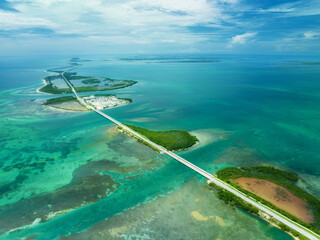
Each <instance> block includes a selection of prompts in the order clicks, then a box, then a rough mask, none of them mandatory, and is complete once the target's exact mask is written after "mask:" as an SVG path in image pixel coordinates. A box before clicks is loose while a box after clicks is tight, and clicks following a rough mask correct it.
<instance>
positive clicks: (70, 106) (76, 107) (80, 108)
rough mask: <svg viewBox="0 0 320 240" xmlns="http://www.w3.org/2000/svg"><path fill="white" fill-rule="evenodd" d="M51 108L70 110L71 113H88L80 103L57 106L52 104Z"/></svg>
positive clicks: (73, 102) (64, 103) (66, 103)
mask: <svg viewBox="0 0 320 240" xmlns="http://www.w3.org/2000/svg"><path fill="white" fill-rule="evenodd" d="M50 107H54V108H58V109H63V110H69V111H88V109H86V108H85V107H84V106H82V105H81V104H80V103H79V102H78V101H76V100H74V101H68V102H62V103H57V104H51V105H50Z"/></svg>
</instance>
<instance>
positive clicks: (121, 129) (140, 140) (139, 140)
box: [118, 126, 160, 153]
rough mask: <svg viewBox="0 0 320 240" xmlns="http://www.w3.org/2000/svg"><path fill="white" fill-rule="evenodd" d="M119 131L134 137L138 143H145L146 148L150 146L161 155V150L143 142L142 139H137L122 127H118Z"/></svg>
mask: <svg viewBox="0 0 320 240" xmlns="http://www.w3.org/2000/svg"><path fill="white" fill-rule="evenodd" d="M118 129H120V131H122V132H124V133H126V134H127V135H130V136H131V137H133V138H135V139H137V141H138V142H140V143H143V144H144V145H146V146H148V147H150V148H152V149H153V150H154V151H156V152H158V153H160V151H159V149H157V148H155V147H154V146H152V145H151V144H149V143H148V142H146V141H143V140H142V139H140V138H137V137H136V136H135V135H132V134H131V133H130V132H128V131H126V130H124V129H123V128H122V127H119V126H118Z"/></svg>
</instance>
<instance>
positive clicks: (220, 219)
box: [216, 216, 228, 227]
mask: <svg viewBox="0 0 320 240" xmlns="http://www.w3.org/2000/svg"><path fill="white" fill-rule="evenodd" d="M216 222H217V223H218V224H219V226H220V227H226V226H228V225H227V224H226V223H225V222H224V221H223V219H222V218H221V217H219V216H216Z"/></svg>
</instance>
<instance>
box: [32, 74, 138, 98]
mask: <svg viewBox="0 0 320 240" xmlns="http://www.w3.org/2000/svg"><path fill="white" fill-rule="evenodd" d="M48 72H52V73H56V74H57V75H52V76H47V77H45V78H43V81H44V83H45V86H43V87H41V88H40V89H38V91H39V92H43V93H50V94H67V93H72V90H71V88H70V87H69V86H68V84H67V83H66V82H65V81H64V79H63V77H62V75H61V74H62V73H63V71H56V70H48ZM64 76H65V78H66V79H67V80H68V81H69V82H70V83H71V84H72V86H73V87H74V89H75V90H76V91H77V92H94V91H107V90H114V89H120V88H125V87H129V86H132V85H134V84H136V83H137V81H133V80H118V79H112V78H106V77H87V76H78V75H77V73H76V72H65V73H64Z"/></svg>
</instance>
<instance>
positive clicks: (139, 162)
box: [0, 56, 320, 239]
mask: <svg viewBox="0 0 320 240" xmlns="http://www.w3.org/2000/svg"><path fill="white" fill-rule="evenodd" d="M86 57H87V58H91V59H103V60H96V61H90V62H83V63H81V64H82V66H81V67H80V68H79V69H77V72H78V74H79V75H80V74H81V75H87V76H102V77H111V78H119V79H132V80H137V81H138V84H136V85H134V86H131V87H129V88H125V89H120V90H114V91H110V93H117V95H118V96H120V97H130V98H132V99H133V103H132V104H130V105H127V106H123V107H119V108H114V109H110V110H105V111H106V112H107V113H108V114H110V115H111V116H113V117H115V118H116V119H118V120H119V121H123V122H128V123H133V124H136V125H139V126H142V127H147V128H152V129H174V128H177V129H184V130H196V131H197V132H200V133H202V134H203V133H206V134H207V136H206V141H205V142H204V144H203V145H199V146H198V147H197V148H193V149H190V150H188V151H185V152H182V153H179V154H181V155H182V156H183V157H185V158H186V159H188V160H189V161H191V162H193V163H195V164H197V165H198V166H200V167H202V168H204V169H205V170H207V171H209V172H215V171H216V170H218V169H220V168H223V167H225V166H231V165H248V166H251V165H258V164H271V165H274V166H277V167H281V168H284V169H289V170H291V171H295V172H297V173H298V174H300V175H301V176H302V177H303V178H304V179H306V180H307V183H306V184H305V185H304V186H303V187H305V188H306V189H307V190H309V191H310V192H312V193H313V194H315V195H317V196H320V185H319V174H320V172H319V171H320V170H319V169H320V161H319V156H320V154H319V153H320V150H319V143H320V135H319V126H320V124H319V123H320V108H319V106H320V94H319V93H320V83H319V77H318V76H319V73H320V65H315V64H312V65H311V64H306V63H308V62H315V61H317V59H310V58H308V57H299V58H298V57H270V56H269V57H250V56H214V57H212V56H211V57H210V56H178V57H175V58H172V57H171V58H169V57H168V56H161V57H160V58H159V56H157V57H156V58H155V57H152V56H148V57H146V56H143V57H141V58H140V59H139V60H137V59H134V60H128V59H126V60H119V57H113V58H110V57H106V56H86ZM84 58H85V57H84ZM186 58H188V59H190V58H193V59H194V58H197V61H198V62H194V61H189V62H186V61H184V62H182V61H181V59H186ZM208 58H210V59H218V60H220V62H208V61H206V60H207V59H208ZM106 59H107V61H105V60H106ZM199 59H200V60H199ZM201 59H205V61H201ZM67 60H68V57H56V58H50V60H47V59H39V58H36V57H34V58H32V59H31V60H30V59H24V58H17V59H14V58H12V59H9V60H5V59H0V63H1V65H0V81H1V89H2V92H0V94H1V100H0V105H1V108H0V115H1V120H0V121H1V125H0V128H1V129H0V130H1V131H0V132H1V133H0V138H1V159H0V167H1V172H0V174H1V175H0V191H1V199H0V206H2V207H6V206H9V205H7V204H19V201H20V202H21V201H22V199H27V198H30V197H35V196H41V195H43V194H47V193H55V192H56V191H57V190H59V189H61V188H62V187H64V186H66V185H67V184H69V183H70V182H71V181H72V179H73V177H74V175H73V173H74V171H75V170H76V169H78V168H80V167H83V166H86V165H87V164H89V163H92V162H99V161H101V160H104V159H106V160H108V161H110V162H112V163H114V165H115V166H110V167H108V168H107V169H104V170H103V171H102V172H101V174H107V175H110V176H112V178H113V180H114V181H116V182H118V183H120V184H121V186H120V187H119V188H118V189H117V190H116V191H115V192H114V193H112V194H111V195H110V196H108V197H106V198H105V199H102V200H101V201H98V202H96V203H93V204H89V205H86V206H83V207H81V208H78V209H76V210H73V211H70V212H68V213H66V214H63V215H61V216H58V217H55V218H53V219H51V220H50V221H47V222H43V221H44V219H42V220H41V221H42V222H43V223H40V224H37V225H34V226H32V227H27V228H25V229H23V230H21V231H17V232H13V233H11V234H6V235H2V239H14V238H17V237H25V236H29V235H34V234H37V235H38V238H37V239H56V238H59V237H61V236H65V235H68V236H69V237H70V238H72V236H73V234H76V233H77V232H83V231H84V230H87V231H84V232H83V234H84V235H83V236H86V235H85V234H89V235H90V234H91V235H90V236H91V237H92V236H95V237H97V236H100V235H98V232H99V231H100V232H101V231H102V230H101V228H100V227H99V226H100V225H99V224H101V225H102V226H105V227H102V229H107V230H108V229H109V230H110V229H115V228H114V227H115V226H117V228H116V229H117V231H116V233H114V231H113V232H110V231H111V230H110V231H109V232H108V233H104V234H111V233H112V234H113V235H112V234H111V235H108V238H110V236H112V238H114V239H144V238H145V239H148V237H149V238H153V239H164V238H166V239H177V238H176V236H177V235H176V232H177V231H178V232H184V235H183V236H182V238H183V239H194V235H193V234H197V233H198V234H199V233H202V232H204V231H205V232H206V233H207V235H203V237H204V238H203V239H208V238H216V239H217V238H219V237H221V239H234V235H232V232H233V231H234V229H237V231H238V232H239V234H238V236H237V237H238V239H290V237H289V236H287V235H286V234H284V233H282V232H281V231H279V230H277V229H276V228H273V227H270V225H269V224H267V223H265V222H264V221H262V220H259V219H256V218H255V217H252V216H250V215H248V214H246V213H243V212H241V211H238V210H232V208H231V207H229V206H226V205H224V204H221V202H220V201H218V200H217V199H216V197H215V195H214V193H213V192H210V191H208V190H206V189H205V181H204V179H202V177H200V176H197V175H196V173H194V172H192V171H191V170H189V169H187V168H186V167H184V166H182V165H180V164H179V163H177V162H175V161H173V160H172V159H169V158H168V157H166V156H162V155H157V154H155V153H153V152H152V151H151V150H150V149H148V148H146V147H144V146H142V145H140V144H139V143H136V142H135V141H134V140H132V139H130V138H129V137H127V136H123V135H121V134H114V133H113V134H111V133H110V129H111V128H112V127H113V125H112V124H111V123H110V122H108V121H106V120H105V119H103V118H101V117H100V116H98V115H96V114H95V113H68V112H61V111H53V110H51V109H46V108H44V107H42V106H41V102H42V101H43V100H44V99H45V98H48V97H50V96H48V95H46V94H39V93H36V92H35V90H36V89H37V88H39V87H40V86H41V77H44V76H46V73H45V72H43V71H44V70H45V69H49V68H53V67H59V66H63V65H65V64H66V63H67ZM86 94H87V93H86ZM33 99H35V100H33ZM30 100H33V101H30ZM217 136H221V139H220V140H218V141H216V140H217V139H216V138H217ZM213 139H216V140H213ZM146 162H150V164H149V163H148V164H146ZM119 168H121V171H119V170H118V169H119ZM130 176H137V177H135V178H129V179H128V177H130ZM202 188H203V189H202ZM199 189H202V190H201V191H200V190H199ZM106 190H107V189H106ZM186 192H188V197H187V198H186V195H185V193H186ZM198 197H200V198H201V199H203V200H200V201H196V199H197V198H198ZM188 199H189V201H187V200H188ZM163 201H164V202H163ZM166 201H167V202H166ZM142 203H143V204H142ZM141 204H142V205H141ZM170 206H171V207H170ZM172 206H174V207H172ZM25 207H26V208H28V207H29V206H25ZM38 208H39V209H40V208H41V206H35V209H31V211H32V210H34V211H38ZM171 208H172V210H170V211H169V210H168V209H171ZM192 208H194V210H199V211H202V213H203V211H204V213H203V214H204V215H206V214H207V215H208V216H209V215H210V216H218V215H219V216H220V217H222V218H223V220H224V221H225V222H226V223H227V224H226V225H227V226H220V225H219V224H217V223H216V222H213V220H208V221H196V222H194V221H195V219H194V218H193V217H192V215H191V214H190V213H191V212H192ZM128 209H130V210H128ZM147 210H148V211H151V212H153V213H158V212H159V214H154V217H153V218H152V219H151V220H148V221H146V220H145V221H144V220H143V219H148V216H149V215H148V214H149V213H148V211H147ZM167 211H169V212H168V213H166V212H167ZM18 214H19V213H18ZM19 217H24V216H19ZM13 219H14V218H13ZM34 219H35V218H34ZM34 219H33V220H34ZM137 219H138V220H137ZM168 219H170V221H169V220H168ZM33 220H32V221H31V222H29V223H28V224H31V223H32V222H33ZM167 221H169V222H170V223H171V224H168V223H167ZM181 221H183V222H184V223H185V224H183V225H181ZM111 227H113V228H111ZM119 229H120V230H119ZM241 231H243V233H241ZM0 232H1V233H4V232H5V231H3V230H0ZM248 233H250V234H248ZM81 236H82V235H75V239H80V237H81ZM192 236H193V237H192ZM248 236H249V237H248ZM108 238H107V239H108ZM83 239H86V238H85V237H83ZM96 239H99V238H96Z"/></svg>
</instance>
